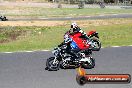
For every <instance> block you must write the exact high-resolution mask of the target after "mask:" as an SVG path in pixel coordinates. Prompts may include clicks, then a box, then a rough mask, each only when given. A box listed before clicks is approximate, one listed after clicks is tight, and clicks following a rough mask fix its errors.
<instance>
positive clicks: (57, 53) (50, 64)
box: [46, 31, 99, 71]
mask: <svg viewBox="0 0 132 88" xmlns="http://www.w3.org/2000/svg"><path fill="white" fill-rule="evenodd" d="M97 34H98V33H97V32H95V31H93V32H91V33H89V35H88V36H89V37H90V38H91V39H89V40H87V39H85V38H83V36H81V33H76V34H72V35H69V32H67V33H65V35H64V42H69V41H71V43H70V47H71V48H72V50H74V49H76V50H78V51H77V52H76V55H77V57H78V58H79V59H77V58H74V57H73V56H72V55H70V54H68V53H67V52H66V48H67V44H66V43H63V44H62V45H61V46H60V47H57V48H54V50H53V51H52V53H53V54H54V57H50V58H48V59H47V62H46V70H49V71H57V70H59V68H62V69H67V68H77V67H80V66H81V67H83V68H85V69H91V68H94V66H95V59H94V58H93V57H91V56H90V55H91V54H92V50H93V47H94V46H95V42H94V41H93V40H92V37H93V36H95V37H97V38H99V37H98V35H97ZM96 50H97V49H96ZM73 58H74V60H73Z"/></svg>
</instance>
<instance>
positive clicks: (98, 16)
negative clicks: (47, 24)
mask: <svg viewBox="0 0 132 88" xmlns="http://www.w3.org/2000/svg"><path fill="white" fill-rule="evenodd" d="M111 18H132V14H109V15H97V16H82V17H57V18H55V17H54V18H37V19H33V18H26V19H24V18H22V19H19V18H14V19H9V21H29V20H39V21H44V20H45V21H46V20H48V21H64V20H94V19H111Z"/></svg>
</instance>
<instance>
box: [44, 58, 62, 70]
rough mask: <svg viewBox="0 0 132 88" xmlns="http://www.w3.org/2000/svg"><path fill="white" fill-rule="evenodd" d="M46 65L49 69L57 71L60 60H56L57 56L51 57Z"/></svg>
mask: <svg viewBox="0 0 132 88" xmlns="http://www.w3.org/2000/svg"><path fill="white" fill-rule="evenodd" d="M46 66H47V69H48V70H49V71H57V70H59V68H60V62H59V61H58V60H56V61H55V57H50V58H49V59H47V62H46Z"/></svg>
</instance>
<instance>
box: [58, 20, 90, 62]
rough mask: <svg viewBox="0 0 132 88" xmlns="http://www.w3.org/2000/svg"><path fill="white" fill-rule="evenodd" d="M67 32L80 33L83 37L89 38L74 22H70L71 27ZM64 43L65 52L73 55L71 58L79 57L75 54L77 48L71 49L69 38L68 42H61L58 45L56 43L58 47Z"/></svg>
mask: <svg viewBox="0 0 132 88" xmlns="http://www.w3.org/2000/svg"><path fill="white" fill-rule="evenodd" d="M69 33H70V35H72V34H75V33H81V34H82V36H83V38H84V39H87V40H89V37H88V36H87V34H86V33H85V32H84V31H82V30H81V28H80V27H78V26H77V24H76V23H75V22H74V23H72V24H71V28H70V30H69ZM64 43H66V44H67V48H66V52H67V53H69V54H70V55H72V56H73V57H74V58H73V59H72V60H75V59H79V58H78V56H77V55H76V52H77V51H78V50H72V49H71V46H70V43H71V42H70V40H69V42H62V43H61V44H60V45H58V47H60V46H62V45H63V44H64Z"/></svg>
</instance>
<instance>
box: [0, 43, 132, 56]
mask: <svg viewBox="0 0 132 88" xmlns="http://www.w3.org/2000/svg"><path fill="white" fill-rule="evenodd" d="M128 46H132V45H128ZM112 47H113V48H116V47H124V46H112ZM101 48H102V49H103V48H105V47H101ZM39 51H40V52H41V51H44V52H47V51H50V50H34V51H17V52H0V53H9V54H10V53H25V52H27V53H32V52H39Z"/></svg>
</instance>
